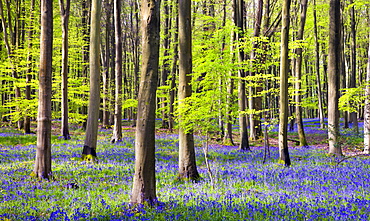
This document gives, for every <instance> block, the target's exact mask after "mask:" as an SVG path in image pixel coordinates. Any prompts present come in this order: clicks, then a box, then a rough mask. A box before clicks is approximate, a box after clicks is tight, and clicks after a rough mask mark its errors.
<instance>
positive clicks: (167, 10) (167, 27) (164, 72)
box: [160, 0, 171, 128]
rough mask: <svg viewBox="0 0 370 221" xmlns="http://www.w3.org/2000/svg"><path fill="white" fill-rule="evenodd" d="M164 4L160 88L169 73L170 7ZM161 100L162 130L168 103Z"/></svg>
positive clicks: (165, 1) (164, 124) (166, 118)
mask: <svg viewBox="0 0 370 221" xmlns="http://www.w3.org/2000/svg"><path fill="white" fill-rule="evenodd" d="M163 4H164V16H165V20H164V30H163V32H164V33H163V34H164V40H163V48H164V52H163V57H164V59H163V65H162V73H161V82H160V84H161V86H167V78H168V73H169V64H168V63H169V60H170V59H169V58H168V56H169V54H170V53H169V50H170V39H171V33H170V32H169V30H170V29H171V20H170V16H171V13H170V7H169V4H170V2H169V1H168V0H164V2H163ZM160 99H161V108H162V126H161V127H162V128H168V126H169V125H168V114H167V113H168V109H167V106H168V102H167V101H166V100H167V97H162V98H160Z"/></svg>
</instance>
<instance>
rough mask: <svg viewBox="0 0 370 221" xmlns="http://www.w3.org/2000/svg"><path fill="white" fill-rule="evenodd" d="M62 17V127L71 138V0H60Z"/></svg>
mask: <svg viewBox="0 0 370 221" xmlns="http://www.w3.org/2000/svg"><path fill="white" fill-rule="evenodd" d="M59 5H60V17H61V20H62V38H63V39H62V128H61V133H62V136H63V138H64V139H65V140H69V139H71V136H70V134H69V127H68V20H69V10H70V0H66V2H65V4H64V0H59Z"/></svg>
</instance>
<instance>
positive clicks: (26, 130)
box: [24, 0, 35, 134]
mask: <svg viewBox="0 0 370 221" xmlns="http://www.w3.org/2000/svg"><path fill="white" fill-rule="evenodd" d="M34 8H35V0H31V6H30V18H29V19H30V25H31V27H32V26H33V25H34V20H35V17H34V13H33V11H34ZM33 33H34V31H33V29H32V28H30V29H29V30H28V42H29V43H28V55H27V74H26V91H25V98H26V100H31V85H29V84H30V83H31V80H32V71H33V67H32V63H33V62H32V59H33V58H32V47H33V45H32V39H33ZM24 133H25V134H30V133H31V118H30V116H28V115H27V114H26V116H25V118H24Z"/></svg>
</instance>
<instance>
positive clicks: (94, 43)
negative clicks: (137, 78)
mask: <svg viewBox="0 0 370 221" xmlns="http://www.w3.org/2000/svg"><path fill="white" fill-rule="evenodd" d="M100 19H101V0H93V1H92V5H91V23H90V27H91V31H90V98H89V107H88V118H87V127H86V135H85V143H84V148H83V151H82V158H83V159H84V158H85V157H86V156H90V157H92V159H95V158H96V143H97V138H98V119H99V107H100V59H99V55H100V34H101V33H100ZM90 157H89V158H87V159H90Z"/></svg>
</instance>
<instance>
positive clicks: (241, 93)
mask: <svg viewBox="0 0 370 221" xmlns="http://www.w3.org/2000/svg"><path fill="white" fill-rule="evenodd" d="M233 2H234V24H235V26H236V27H237V28H238V31H237V34H236V39H237V41H238V43H239V44H241V43H243V32H244V16H243V15H244V0H234V1H233ZM244 56H245V55H244V49H243V48H242V47H238V61H239V62H240V63H242V62H243V61H244V60H245V57H244ZM238 77H239V80H238V107H239V112H240V113H239V132H240V144H239V149H240V150H250V147H249V142H248V129H247V117H246V114H245V113H243V112H245V110H246V107H247V104H246V95H245V94H246V89H245V80H244V79H242V78H244V77H245V71H244V70H243V69H242V68H239V70H238Z"/></svg>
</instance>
